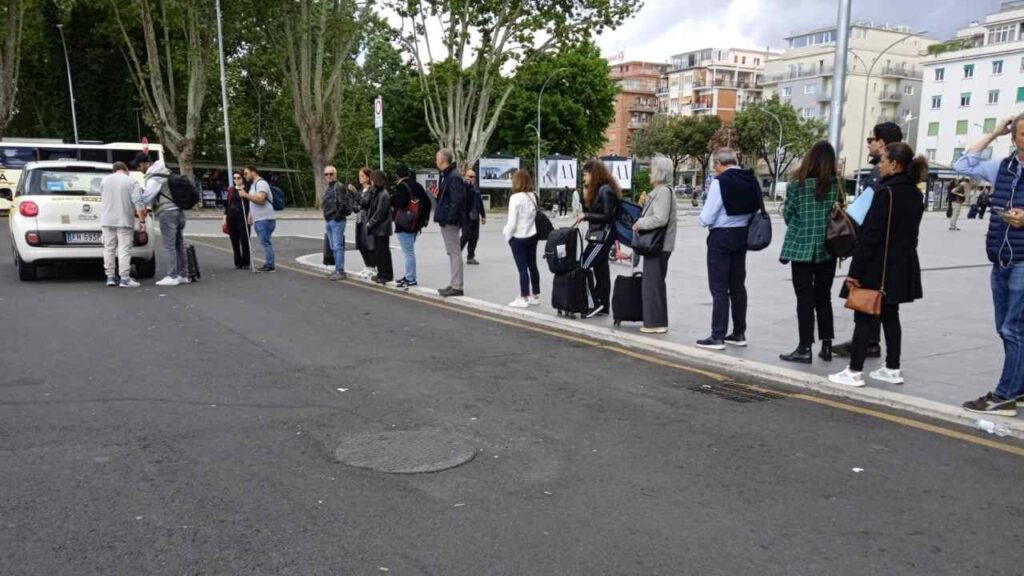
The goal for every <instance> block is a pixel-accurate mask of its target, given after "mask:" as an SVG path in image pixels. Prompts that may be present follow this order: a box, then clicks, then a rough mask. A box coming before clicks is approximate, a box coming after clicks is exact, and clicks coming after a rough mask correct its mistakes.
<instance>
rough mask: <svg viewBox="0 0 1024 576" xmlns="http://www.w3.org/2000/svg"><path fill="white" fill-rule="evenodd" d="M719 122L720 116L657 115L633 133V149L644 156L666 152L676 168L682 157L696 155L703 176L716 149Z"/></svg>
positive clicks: (693, 156)
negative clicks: (713, 142) (714, 146)
mask: <svg viewBox="0 0 1024 576" xmlns="http://www.w3.org/2000/svg"><path fill="white" fill-rule="evenodd" d="M720 126H721V120H719V119H718V117H717V116H667V115H658V116H655V117H654V119H653V120H652V121H651V122H650V124H648V125H647V126H645V127H644V128H642V129H640V130H638V131H636V132H635V133H634V134H633V137H632V138H631V140H630V149H631V150H632V152H633V155H635V156H639V157H641V158H649V157H651V156H655V155H658V154H660V155H662V156H665V157H667V158H669V159H670V160H672V165H673V166H675V167H676V169H677V170H678V169H679V168H680V167H681V166H682V163H683V160H685V159H686V158H687V157H690V158H693V159H694V161H696V162H697V163H698V164H700V166H701V171H702V174H701V178H702V179H703V177H704V172H706V171H707V166H708V162H709V161H710V158H711V153H712V150H713V146H712V144H711V141H712V137H713V136H714V134H715V131H717V130H718V129H719V127H720Z"/></svg>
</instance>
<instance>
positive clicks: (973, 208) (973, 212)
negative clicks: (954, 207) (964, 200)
mask: <svg viewBox="0 0 1024 576" xmlns="http://www.w3.org/2000/svg"><path fill="white" fill-rule="evenodd" d="M977 217H978V205H977V204H975V205H973V206H971V209H970V210H968V211H967V219H968V220H974V219H975V218H977Z"/></svg>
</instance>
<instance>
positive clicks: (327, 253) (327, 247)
mask: <svg viewBox="0 0 1024 576" xmlns="http://www.w3.org/2000/svg"><path fill="white" fill-rule="evenodd" d="M324 266H334V250H331V239H330V238H328V237H327V234H324Z"/></svg>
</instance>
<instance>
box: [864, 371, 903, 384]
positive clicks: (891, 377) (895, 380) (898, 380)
mask: <svg viewBox="0 0 1024 576" xmlns="http://www.w3.org/2000/svg"><path fill="white" fill-rule="evenodd" d="M871 378H872V379H873V380H878V381H880V382H888V383H889V384H903V372H901V371H900V370H890V369H888V368H879V369H878V370H875V371H874V372H872V373H871Z"/></svg>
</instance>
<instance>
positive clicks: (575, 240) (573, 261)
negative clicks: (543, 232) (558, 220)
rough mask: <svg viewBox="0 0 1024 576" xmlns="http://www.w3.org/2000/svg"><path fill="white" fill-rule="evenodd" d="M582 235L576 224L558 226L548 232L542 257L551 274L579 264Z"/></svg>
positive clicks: (566, 270) (563, 271)
mask: <svg viewBox="0 0 1024 576" xmlns="http://www.w3.org/2000/svg"><path fill="white" fill-rule="evenodd" d="M582 236H583V235H582V234H580V231H579V228H577V227H576V226H571V227H569V228H559V229H558V230H552V231H551V233H550V234H548V240H547V243H546V244H544V259H545V260H547V262H548V270H551V273H552V274H564V273H567V272H569V271H570V270H572V269H573V268H575V267H577V266H579V264H580V256H581V254H580V245H581V243H582V242H581V238H582Z"/></svg>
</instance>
